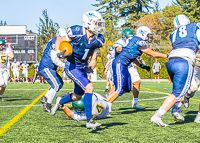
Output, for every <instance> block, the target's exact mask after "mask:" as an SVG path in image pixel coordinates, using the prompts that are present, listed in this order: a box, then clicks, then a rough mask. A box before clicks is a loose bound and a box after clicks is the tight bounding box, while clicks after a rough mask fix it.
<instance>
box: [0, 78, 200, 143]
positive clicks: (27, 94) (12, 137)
mask: <svg viewBox="0 0 200 143" xmlns="http://www.w3.org/2000/svg"><path fill="white" fill-rule="evenodd" d="M48 87H49V85H48V84H38V83H36V84H34V85H32V84H30V83H29V84H12V83H10V84H9V86H8V87H7V89H8V90H6V92H5V94H4V95H3V99H4V100H5V102H0V106H10V105H29V104H30V103H32V102H33V101H34V100H35V99H36V98H37V97H38V96H39V95H41V94H42V93H43V92H44V91H45V89H47V88H48ZM94 87H95V90H98V91H96V92H97V93H99V94H101V95H104V94H105V93H104V92H102V91H99V90H104V88H105V83H94ZM171 88H172V84H170V83H167V82H161V83H153V82H142V84H141V92H140V95H139V99H150V98H158V97H163V96H166V95H163V94H160V93H152V92H155V91H160V92H165V93H171ZM9 89H10V90H9ZM13 89H18V90H13ZM23 89H35V90H23ZM37 89H44V90H37ZM63 89H73V84H72V83H68V84H67V83H65V84H64V87H63ZM143 91H148V92H143ZM66 92H68V91H67V90H60V91H59V92H58V93H57V96H59V95H61V94H63V93H66ZM199 94H200V92H197V94H196V95H195V96H194V97H193V98H194V99H197V100H199V99H200V96H198V95H199ZM124 100H132V93H127V94H124V95H123V96H122V97H119V98H118V99H117V101H124ZM163 101H164V99H159V100H148V101H140V103H143V104H145V106H146V109H145V110H143V111H139V110H135V109H132V108H131V102H115V103H113V106H112V112H111V113H110V114H111V117H109V118H106V119H101V120H98V122H99V123H101V124H102V126H101V127H100V128H98V129H97V130H88V129H86V128H85V124H86V122H85V121H79V122H78V121H73V120H71V119H70V118H68V117H67V116H66V115H65V114H64V113H63V111H62V110H59V111H58V112H57V114H56V115H55V116H52V115H51V114H50V113H47V112H44V111H43V108H42V106H33V107H32V108H31V109H30V110H28V112H27V113H26V114H25V115H23V116H22V118H21V119H19V120H18V121H17V122H16V123H15V124H14V125H12V126H11V127H10V128H9V129H8V131H7V132H5V133H4V134H3V135H2V136H1V137H0V142H1V143H4V142H5V143H6V142H9V143H11V142H12V143H27V142H36V143H40V142H41V143H46V142H52V143H62V142H88V143H90V142H120V143H121V142H124V143H126V142H136V143H137V142H139V143H140V142H141V143H143V142H145V143H149V142H159V143H160V142H180V143H182V142H192V143H193V142H200V139H199V138H198V137H199V131H200V124H197V123H194V119H195V117H196V114H197V111H198V105H199V102H198V101H195V100H191V101H190V107H189V108H188V109H186V108H184V107H182V109H183V111H184V113H185V114H184V117H185V122H182V123H177V122H175V121H174V119H173V117H172V116H171V114H170V112H168V113H167V114H166V115H165V116H164V118H163V121H164V123H167V124H170V126H169V127H165V128H161V127H157V126H155V125H153V124H152V123H151V122H150V118H151V116H152V115H153V114H154V113H155V111H156V110H157V109H158V108H159V107H160V106H161V104H162V102H163ZM53 103H55V101H54V102H53ZM35 105H41V103H40V102H37V103H36V104H35ZM24 108H25V107H0V113H1V114H0V128H2V127H3V126H4V125H5V124H6V123H8V122H9V121H10V120H11V119H12V118H14V117H15V116H16V115H17V114H18V113H19V112H20V111H21V110H23V109H24Z"/></svg>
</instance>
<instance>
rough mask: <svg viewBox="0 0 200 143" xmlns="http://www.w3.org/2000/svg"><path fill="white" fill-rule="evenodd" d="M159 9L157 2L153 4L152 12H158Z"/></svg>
mask: <svg viewBox="0 0 200 143" xmlns="http://www.w3.org/2000/svg"><path fill="white" fill-rule="evenodd" d="M160 11H161V9H160V4H159V2H158V0H157V1H156V2H155V3H154V8H153V12H154V13H155V12H160Z"/></svg>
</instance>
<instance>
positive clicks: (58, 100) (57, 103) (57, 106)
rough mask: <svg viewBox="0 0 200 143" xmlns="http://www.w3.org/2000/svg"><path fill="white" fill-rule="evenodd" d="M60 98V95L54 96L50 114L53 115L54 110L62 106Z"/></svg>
mask: <svg viewBox="0 0 200 143" xmlns="http://www.w3.org/2000/svg"><path fill="white" fill-rule="evenodd" d="M61 99H62V98H61V97H60V96H58V97H57V98H56V104H55V106H54V107H53V108H52V109H51V114H52V115H55V114H56V112H57V110H58V109H59V108H60V107H62V106H63V105H62V104H60V100H61Z"/></svg>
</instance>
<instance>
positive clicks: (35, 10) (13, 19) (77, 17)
mask: <svg viewBox="0 0 200 143" xmlns="http://www.w3.org/2000/svg"><path fill="white" fill-rule="evenodd" d="M158 1H159V4H160V6H161V8H164V7H165V6H166V5H171V3H172V0H158ZM95 3H96V0H5V1H3V3H2V4H3V5H2V6H1V16H0V20H3V21H6V22H7V24H8V25H26V26H27V29H28V30H32V31H34V32H37V27H36V24H37V25H38V24H39V17H42V10H44V9H47V12H48V15H49V17H50V18H51V19H52V20H53V21H54V22H58V23H59V25H60V27H64V26H66V24H68V25H69V26H72V25H76V24H78V25H81V20H82V15H83V14H84V13H85V12H87V11H89V10H96V9H97V8H96V7H94V6H92V5H91V4H95Z"/></svg>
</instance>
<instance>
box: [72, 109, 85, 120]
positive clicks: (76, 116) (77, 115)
mask: <svg viewBox="0 0 200 143" xmlns="http://www.w3.org/2000/svg"><path fill="white" fill-rule="evenodd" d="M73 119H74V120H75V121H82V120H87V117H86V114H85V112H77V111H74V113H73Z"/></svg>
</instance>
